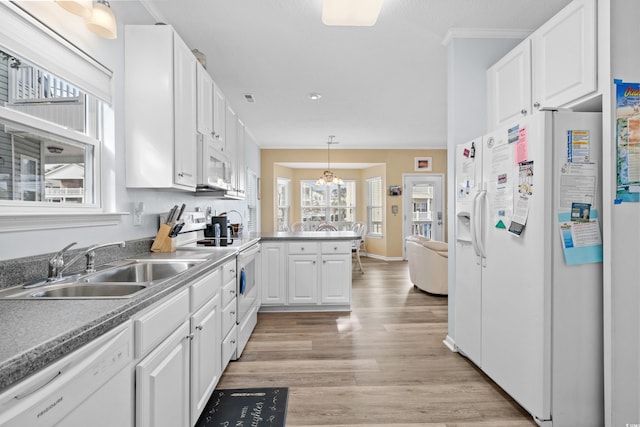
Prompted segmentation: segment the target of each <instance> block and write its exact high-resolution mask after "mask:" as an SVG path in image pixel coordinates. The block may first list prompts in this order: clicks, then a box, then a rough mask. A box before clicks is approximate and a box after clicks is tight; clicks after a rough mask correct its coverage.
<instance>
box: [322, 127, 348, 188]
mask: <svg viewBox="0 0 640 427" xmlns="http://www.w3.org/2000/svg"><path fill="white" fill-rule="evenodd" d="M333 138H335V135H329V140H328V141H327V170H326V171H324V172H323V173H322V176H321V177H320V178H318V180H317V181H316V185H326V186H327V187H331V186H332V185H333V184H336V185H342V184H344V181H342V178H338V177H337V176H335V175H334V173H333V172H332V171H331V157H330V156H329V150H330V148H331V146H332V145H333V144H338V141H334V140H333Z"/></svg>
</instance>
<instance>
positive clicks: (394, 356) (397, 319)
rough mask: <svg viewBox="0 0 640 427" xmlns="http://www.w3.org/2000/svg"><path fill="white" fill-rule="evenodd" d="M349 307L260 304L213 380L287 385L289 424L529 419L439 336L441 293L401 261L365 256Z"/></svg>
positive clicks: (444, 424)
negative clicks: (235, 353) (236, 351)
mask: <svg viewBox="0 0 640 427" xmlns="http://www.w3.org/2000/svg"><path fill="white" fill-rule="evenodd" d="M363 263H364V268H365V274H363V275H362V274H360V272H359V271H357V270H354V271H353V303H352V311H351V312H350V313H349V312H331V313H260V314H259V317H258V326H257V327H256V330H255V331H254V333H253V336H252V337H251V340H250V341H249V343H248V344H247V347H246V348H245V350H244V352H243V355H242V357H241V359H240V360H238V361H235V362H231V363H230V364H229V367H228V368H227V370H226V371H225V374H224V375H223V376H222V378H221V381H220V383H219V385H218V388H220V389H225V388H244V387H289V406H288V412H287V427H303V426H340V427H350V426H358V427H362V426H372V427H373V426H396V427H417V426H429V427H480V426H482V427H531V426H536V424H535V423H534V422H533V421H532V419H531V417H530V416H529V415H528V414H527V413H526V412H525V411H524V410H523V409H522V408H521V407H520V406H518V405H517V404H516V403H515V402H514V401H513V400H511V399H510V398H509V397H508V396H507V395H506V394H505V393H504V392H502V390H501V389H500V388H499V387H498V386H496V385H495V384H494V383H493V382H492V381H491V380H490V379H488V378H487V377H486V376H485V375H484V374H483V373H482V372H481V371H480V370H478V369H477V368H476V367H475V366H474V365H473V364H472V363H470V362H469V361H468V360H467V359H465V358H464V357H462V356H460V355H459V354H457V353H453V352H451V351H450V350H449V349H448V348H447V347H445V345H444V344H443V343H442V341H443V340H444V338H445V337H446V334H447V298H445V297H435V296H430V295H428V294H426V293H423V292H421V291H419V290H417V289H416V288H414V287H413V285H412V284H411V282H410V281H409V273H408V267H407V264H406V262H398V261H396V262H384V261H378V260H372V259H369V258H364V260H363Z"/></svg>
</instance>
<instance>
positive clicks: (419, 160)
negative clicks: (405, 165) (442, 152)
mask: <svg viewBox="0 0 640 427" xmlns="http://www.w3.org/2000/svg"><path fill="white" fill-rule="evenodd" d="M414 161H415V163H414V170H415V171H416V172H430V171H431V157H414Z"/></svg>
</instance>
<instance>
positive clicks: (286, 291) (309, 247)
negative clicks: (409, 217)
mask: <svg viewBox="0 0 640 427" xmlns="http://www.w3.org/2000/svg"><path fill="white" fill-rule="evenodd" d="M260 237H261V243H262V256H261V259H262V286H261V289H262V307H261V309H260V310H261V311H323V310H331V311H336V310H345V311H349V310H350V309H351V272H352V261H351V252H352V251H351V248H352V245H353V242H354V241H356V240H359V239H360V238H361V236H360V235H359V234H358V233H355V232H353V231H303V232H274V233H261V234H260Z"/></svg>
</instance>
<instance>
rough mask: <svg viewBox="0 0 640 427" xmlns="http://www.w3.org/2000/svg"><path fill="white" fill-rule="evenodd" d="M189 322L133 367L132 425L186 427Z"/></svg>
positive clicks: (187, 421)
mask: <svg viewBox="0 0 640 427" xmlns="http://www.w3.org/2000/svg"><path fill="white" fill-rule="evenodd" d="M190 341H191V340H190V338H189V323H188V322H184V323H183V324H182V325H181V326H180V327H179V328H178V329H176V330H175V331H174V332H173V333H172V334H171V335H170V336H169V337H168V338H167V339H166V340H165V341H163V342H162V344H160V345H159V346H158V347H157V348H156V349H155V350H153V351H152V352H151V353H150V354H149V355H148V356H147V357H145V358H144V359H143V360H142V361H141V362H140V363H138V365H137V366H136V426H137V427H179V426H188V425H189V344H190Z"/></svg>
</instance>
